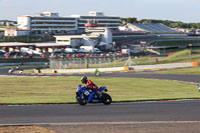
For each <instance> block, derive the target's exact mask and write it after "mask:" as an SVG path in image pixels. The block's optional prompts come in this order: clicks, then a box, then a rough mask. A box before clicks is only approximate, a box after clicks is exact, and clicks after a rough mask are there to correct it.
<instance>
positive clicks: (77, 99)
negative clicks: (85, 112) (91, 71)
mask: <svg viewBox="0 0 200 133" xmlns="http://www.w3.org/2000/svg"><path fill="white" fill-rule="evenodd" d="M76 101H77V103H78V104H80V105H86V104H87V99H85V98H84V99H82V98H80V97H76Z"/></svg>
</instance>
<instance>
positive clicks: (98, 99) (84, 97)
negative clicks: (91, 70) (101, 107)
mask: <svg viewBox="0 0 200 133" xmlns="http://www.w3.org/2000/svg"><path fill="white" fill-rule="evenodd" d="M107 91H108V90H107V88H106V86H102V87H100V88H99V89H98V91H97V92H96V93H95V95H94V98H93V99H92V101H91V102H90V103H103V104H105V105H109V104H111V102H112V98H111V96H110V95H109V94H107V93H105V92H107ZM92 93H93V92H92V90H90V89H87V88H86V87H82V86H81V85H78V87H77V89H76V101H77V103H78V104H80V105H86V104H87V103H88V100H89V99H88V98H89V96H90V95H92Z"/></svg>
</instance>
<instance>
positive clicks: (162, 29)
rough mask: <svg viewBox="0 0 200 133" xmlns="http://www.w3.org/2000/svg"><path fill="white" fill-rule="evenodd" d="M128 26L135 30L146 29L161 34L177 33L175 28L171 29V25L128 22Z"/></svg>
mask: <svg viewBox="0 0 200 133" xmlns="http://www.w3.org/2000/svg"><path fill="white" fill-rule="evenodd" d="M127 26H128V27H129V28H130V29H132V30H133V31H145V32H149V33H159V34H172V33H177V32H176V31H175V30H173V29H171V28H170V27H168V26H166V25H163V24H160V23H155V24H130V23H128V24H127Z"/></svg>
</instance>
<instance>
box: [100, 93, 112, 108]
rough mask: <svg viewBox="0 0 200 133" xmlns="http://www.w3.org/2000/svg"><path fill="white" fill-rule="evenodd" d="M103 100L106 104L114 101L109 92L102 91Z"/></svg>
mask: <svg viewBox="0 0 200 133" xmlns="http://www.w3.org/2000/svg"><path fill="white" fill-rule="evenodd" d="M101 98H102V102H103V104H105V105H109V104H111V103H112V98H111V96H110V95H108V94H107V93H102V97H101Z"/></svg>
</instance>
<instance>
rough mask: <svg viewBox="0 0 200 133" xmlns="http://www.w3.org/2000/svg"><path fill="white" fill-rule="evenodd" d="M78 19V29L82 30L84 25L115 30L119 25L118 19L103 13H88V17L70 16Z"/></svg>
mask: <svg viewBox="0 0 200 133" xmlns="http://www.w3.org/2000/svg"><path fill="white" fill-rule="evenodd" d="M71 16H72V17H75V18H77V19H78V29H79V30H81V29H82V30H84V29H85V28H86V27H85V24H88V23H95V24H97V25H98V27H105V28H111V29H117V28H118V26H119V25H120V17H117V16H106V15H104V13H103V12H89V15H83V16H82V15H71Z"/></svg>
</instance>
